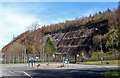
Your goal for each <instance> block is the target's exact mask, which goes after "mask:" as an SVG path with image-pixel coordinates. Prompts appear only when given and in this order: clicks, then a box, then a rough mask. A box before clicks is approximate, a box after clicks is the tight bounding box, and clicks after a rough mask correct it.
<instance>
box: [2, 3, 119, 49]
mask: <svg viewBox="0 0 120 78" xmlns="http://www.w3.org/2000/svg"><path fill="white" fill-rule="evenodd" d="M117 6H118V3H117V2H0V18H1V19H0V49H1V48H2V47H3V46H5V45H6V44H8V43H9V42H10V41H12V39H13V36H14V37H16V36H18V35H20V34H21V33H23V32H24V31H26V30H27V27H29V26H30V25H31V24H32V23H34V22H36V21H37V22H38V24H39V25H40V27H41V26H43V25H49V24H54V23H58V22H64V21H66V20H74V19H75V18H78V17H79V18H80V17H84V16H89V15H90V14H92V15H93V14H95V13H96V12H99V11H102V12H103V11H105V10H107V9H108V8H109V9H111V10H114V9H115V8H116V7H117Z"/></svg>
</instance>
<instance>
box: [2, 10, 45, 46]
mask: <svg viewBox="0 0 120 78" xmlns="http://www.w3.org/2000/svg"><path fill="white" fill-rule="evenodd" d="M16 9H17V8H16ZM16 9H10V8H2V9H1V13H0V17H1V19H0V48H2V47H3V45H6V44H7V43H9V42H10V41H11V40H12V37H13V35H14V36H17V35H19V34H21V33H22V32H24V31H25V30H26V28H27V27H28V26H29V25H30V24H32V23H33V22H35V21H39V23H40V24H42V23H41V22H40V20H39V19H38V18H37V17H35V15H31V14H26V13H22V12H19V11H18V12H16ZM42 25H43V24H42Z"/></svg>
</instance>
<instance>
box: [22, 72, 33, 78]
mask: <svg viewBox="0 0 120 78" xmlns="http://www.w3.org/2000/svg"><path fill="white" fill-rule="evenodd" d="M23 73H24V74H25V75H27V76H29V77H30V78H33V77H32V76H31V75H30V74H28V73H26V72H25V71H23Z"/></svg>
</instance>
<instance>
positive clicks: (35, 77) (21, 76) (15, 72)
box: [2, 64, 119, 78]
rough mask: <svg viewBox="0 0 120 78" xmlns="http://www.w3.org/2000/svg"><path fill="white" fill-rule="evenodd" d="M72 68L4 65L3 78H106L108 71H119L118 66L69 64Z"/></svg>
mask: <svg viewBox="0 0 120 78" xmlns="http://www.w3.org/2000/svg"><path fill="white" fill-rule="evenodd" d="M69 65H70V66H73V67H72V68H64V69H62V68H61V69H36V68H31V67H28V65H27V64H3V65H2V78H76V77H77V78H104V75H103V73H104V72H105V71H108V70H119V68H118V67H117V66H100V65H81V64H69Z"/></svg>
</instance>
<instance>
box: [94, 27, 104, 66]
mask: <svg viewBox="0 0 120 78" xmlns="http://www.w3.org/2000/svg"><path fill="white" fill-rule="evenodd" d="M95 30H98V31H99V32H100V52H101V53H102V56H101V58H100V60H101V64H103V57H104V56H103V49H102V35H101V30H99V29H98V28H95Z"/></svg>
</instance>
